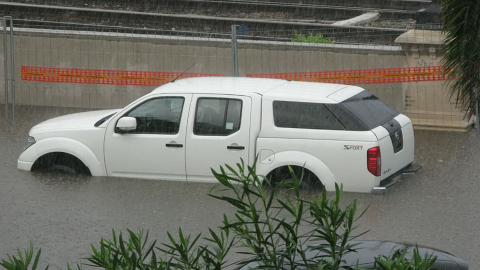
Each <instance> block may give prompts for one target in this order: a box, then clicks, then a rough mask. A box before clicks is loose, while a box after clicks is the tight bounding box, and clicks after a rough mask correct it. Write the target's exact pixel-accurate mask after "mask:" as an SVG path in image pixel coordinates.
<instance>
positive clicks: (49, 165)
mask: <svg viewBox="0 0 480 270" xmlns="http://www.w3.org/2000/svg"><path fill="white" fill-rule="evenodd" d="M32 170H40V171H47V172H56V173H65V174H70V175H77V174H84V175H91V173H90V170H89V169H88V167H87V166H85V164H83V162H82V161H81V160H80V159H78V158H77V157H75V156H73V155H70V154H67V153H58V152H56V153H49V154H46V155H44V156H42V157H41V158H39V159H38V160H37V161H36V162H35V164H34V165H33V166H32Z"/></svg>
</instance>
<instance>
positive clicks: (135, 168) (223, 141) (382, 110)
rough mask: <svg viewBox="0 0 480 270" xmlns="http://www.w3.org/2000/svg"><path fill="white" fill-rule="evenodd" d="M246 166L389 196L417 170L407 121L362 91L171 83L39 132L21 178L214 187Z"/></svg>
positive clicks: (260, 82)
mask: <svg viewBox="0 0 480 270" xmlns="http://www.w3.org/2000/svg"><path fill="white" fill-rule="evenodd" d="M240 159H243V160H244V162H246V163H247V164H250V165H251V164H253V162H254V161H255V160H256V159H257V164H256V169H257V173H258V174H259V175H265V176H267V177H269V179H271V180H272V181H283V180H285V181H288V179H289V178H290V176H289V173H288V166H292V168H294V170H296V171H297V172H298V173H299V172H300V171H301V170H302V168H304V171H305V175H304V183H306V184H308V185H311V186H315V187H318V186H325V188H326V189H327V190H330V191H331V190H334V187H335V183H338V184H343V186H344V190H345V191H352V192H372V191H373V192H383V191H384V190H385V189H386V188H387V187H389V186H390V185H392V184H393V183H394V182H395V181H396V180H397V179H398V176H399V175H401V174H402V173H403V172H405V170H407V168H409V166H410V165H411V164H412V163H413V161H414V134H413V127H412V123H411V121H410V119H409V118H408V117H406V116H405V115H402V114H399V113H398V112H396V111H395V110H393V109H392V108H390V107H388V106H387V105H385V104H384V103H382V102H381V101H380V100H378V99H377V98H376V97H375V96H373V95H371V94H370V93H368V92H367V91H365V90H364V89H362V88H360V87H356V86H347V85H339V84H323V83H310V82H295V81H284V80H275V79H253V78H211V77H210V78H191V79H182V80H178V81H175V82H172V83H168V84H166V85H164V86H161V87H159V88H157V89H155V90H154V91H153V92H151V93H150V94H148V95H145V96H143V97H141V98H139V99H138V100H136V101H134V102H132V103H131V104H129V105H128V106H126V107H125V108H123V109H120V110H108V111H93V112H86V113H77V114H71V115H66V116H61V117H57V118H54V119H50V120H47V121H45V122H43V123H40V124H38V125H36V126H35V127H33V128H32V129H31V131H30V134H29V138H28V143H27V146H26V149H25V150H24V152H23V153H22V154H21V155H20V158H19V160H18V168H19V169H22V170H33V169H42V168H43V169H45V168H46V169H47V170H53V171H66V172H70V173H87V174H91V175H93V176H117V177H131V178H146V179H162V180H176V181H196V182H215V181H216V180H215V178H214V177H213V175H212V174H211V169H210V168H214V169H217V170H218V168H219V167H220V166H221V165H224V164H229V165H234V164H235V163H238V162H240Z"/></svg>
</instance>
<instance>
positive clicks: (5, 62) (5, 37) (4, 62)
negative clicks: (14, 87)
mask: <svg viewBox="0 0 480 270" xmlns="http://www.w3.org/2000/svg"><path fill="white" fill-rule="evenodd" d="M2 24H3V56H4V57H3V66H4V78H3V79H4V80H5V123H7V122H8V60H7V53H8V48H7V17H3V19H2Z"/></svg>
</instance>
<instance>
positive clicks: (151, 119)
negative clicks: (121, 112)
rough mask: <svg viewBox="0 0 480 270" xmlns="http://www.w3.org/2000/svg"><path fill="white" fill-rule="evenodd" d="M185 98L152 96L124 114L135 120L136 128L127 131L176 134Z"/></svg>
mask: <svg viewBox="0 0 480 270" xmlns="http://www.w3.org/2000/svg"><path fill="white" fill-rule="evenodd" d="M184 101H185V98H183V97H161V98H153V99H150V100H147V101H145V102H144V103H142V104H140V105H139V106H137V107H136V108H134V109H133V110H131V111H130V112H129V113H127V114H126V115H125V116H130V117H134V118H135V119H136V120H137V128H136V129H135V130H132V131H128V132H127V133H133V134H177V133H178V131H179V128H180V119H181V117H182V110H183V104H184Z"/></svg>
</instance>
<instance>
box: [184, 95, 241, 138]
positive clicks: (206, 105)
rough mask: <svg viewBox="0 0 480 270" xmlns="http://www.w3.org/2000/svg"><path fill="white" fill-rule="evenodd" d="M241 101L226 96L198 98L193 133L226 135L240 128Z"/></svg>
mask: <svg viewBox="0 0 480 270" xmlns="http://www.w3.org/2000/svg"><path fill="white" fill-rule="evenodd" d="M241 116H242V101H241V100H239V99H226V98H199V99H198V102H197V109H196V112H195V124H194V125H193V133H194V134H195V135H204V136H227V135H230V134H233V133H235V132H237V131H238V130H239V129H240V122H241Z"/></svg>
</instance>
